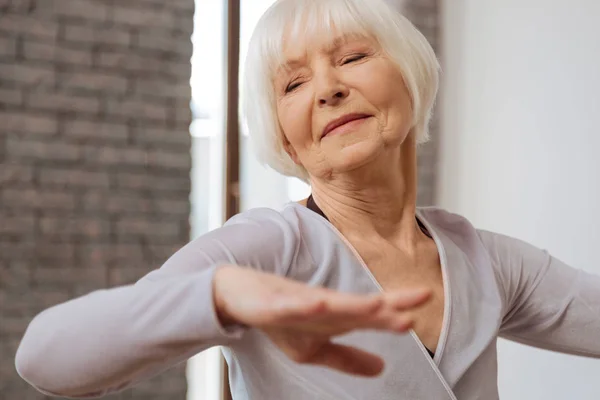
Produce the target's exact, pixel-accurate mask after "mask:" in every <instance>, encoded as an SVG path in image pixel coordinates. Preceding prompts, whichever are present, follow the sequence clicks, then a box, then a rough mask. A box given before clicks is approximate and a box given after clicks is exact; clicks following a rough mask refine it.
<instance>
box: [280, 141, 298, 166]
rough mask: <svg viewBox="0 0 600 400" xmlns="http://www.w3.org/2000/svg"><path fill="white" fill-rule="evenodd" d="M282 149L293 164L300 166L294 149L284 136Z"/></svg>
mask: <svg viewBox="0 0 600 400" xmlns="http://www.w3.org/2000/svg"><path fill="white" fill-rule="evenodd" d="M283 149H284V150H285V152H286V153H287V154H288V156H290V158H291V159H292V161H293V162H294V164H296V165H299V166H302V163H301V162H300V159H299V158H298V153H296V150H295V149H294V147H292V144H291V143H290V141H289V140H287V138H286V137H285V136H283Z"/></svg>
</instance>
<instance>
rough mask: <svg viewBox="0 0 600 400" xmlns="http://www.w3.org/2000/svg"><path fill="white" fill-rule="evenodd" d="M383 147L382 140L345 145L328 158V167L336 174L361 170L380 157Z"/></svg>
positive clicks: (361, 141)
mask: <svg viewBox="0 0 600 400" xmlns="http://www.w3.org/2000/svg"><path fill="white" fill-rule="evenodd" d="M384 149H385V146H384V144H383V141H382V140H372V139H371V140H360V141H355V142H354V143H349V144H345V145H344V146H343V147H342V148H341V149H337V151H336V152H335V153H334V154H331V155H330V157H328V158H329V159H330V161H331V162H330V166H331V168H332V170H333V171H335V172H337V173H343V172H349V171H352V170H355V169H358V168H361V167H363V166H365V165H367V164H369V163H370V162H371V161H373V160H376V159H377V157H379V156H380V155H381V153H382V152H383V150H384Z"/></svg>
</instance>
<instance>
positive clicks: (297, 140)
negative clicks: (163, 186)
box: [16, 0, 600, 400]
mask: <svg viewBox="0 0 600 400" xmlns="http://www.w3.org/2000/svg"><path fill="white" fill-rule="evenodd" d="M245 82H246V87H245V90H244V92H243V93H244V96H245V100H246V101H245V107H246V108H245V117H246V122H247V125H248V128H249V131H250V133H251V134H252V136H253V139H254V142H255V145H256V148H257V150H258V155H259V156H260V158H261V159H262V160H263V161H264V162H266V163H267V164H268V165H269V166H271V167H272V168H274V169H275V170H277V171H279V172H281V173H282V174H286V175H290V176H296V177H300V178H302V179H305V180H306V181H307V182H309V183H310V185H311V188H312V195H311V196H310V197H309V198H308V199H306V200H305V201H302V202H300V203H291V204H288V205H287V206H286V207H285V208H283V210H281V211H275V210H270V209H255V210H251V211H248V212H245V213H243V214H240V215H238V216H236V217H234V218H233V219H231V220H230V221H228V222H227V223H226V224H225V226H224V227H222V228H221V229H217V230H215V231H213V232H210V233H208V234H206V235H204V236H203V237H200V238H199V239H197V240H195V241H193V242H191V243H189V244H188V245H187V246H185V247H184V248H182V249H181V250H179V251H178V252H177V253H176V254H174V255H173V256H172V257H171V258H170V259H169V260H168V261H167V262H166V263H165V264H164V265H163V266H162V267H161V268H160V269H158V270H156V271H153V272H151V273H149V274H148V275H146V276H145V277H143V278H142V279H140V280H139V281H138V282H137V283H136V284H134V285H130V286H123V287H117V288H113V289H109V290H101V291H96V292H93V293H90V294H88V295H87V296H83V297H80V298H78V299H74V300H72V301H69V302H67V303H64V304H61V305H57V306H55V307H52V308H50V309H48V310H46V311H44V312H42V313H41V314H40V315H38V316H37V317H36V318H35V319H34V320H33V321H32V322H31V324H30V326H29V328H28V330H27V332H26V334H25V336H24V338H23V341H22V343H21V346H20V348H19V350H18V353H17V359H16V364H17V369H18V371H19V373H20V374H21V375H22V377H23V378H24V379H25V380H27V381H28V382H30V383H31V384H32V385H34V386H35V387H36V388H37V389H39V390H40V391H42V392H44V393H48V394H50V395H62V396H69V397H92V396H101V395H105V394H108V393H112V392H115V391H119V390H121V389H124V388H126V387H130V386H132V385H135V384H136V383H138V382H140V381H142V380H144V379H147V378H149V377H151V376H153V375H156V374H158V373H160V372H161V371H164V370H165V369H167V368H169V367H171V366H173V365H175V364H177V363H179V362H182V361H185V360H187V359H188V358H189V357H191V356H193V355H194V354H196V353H198V352H200V351H202V350H204V349H206V348H208V347H211V346H214V345H223V346H225V350H224V353H225V357H226V359H227V362H228V365H229V371H230V376H231V389H232V393H233V397H234V399H261V400H262V399H285V400H296V399H309V398H310V399H332V400H333V399H336V400H339V399H400V398H401V399H436V400H450V399H457V398H458V399H464V400H466V399H470V400H474V399H481V400H491V399H497V398H498V389H497V357H496V341H497V338H498V337H499V336H502V337H505V338H508V339H511V340H515V341H518V342H521V343H525V344H529V345H532V346H537V347H541V348H545V349H551V350H555V351H561V352H564V353H570V354H577V355H584V356H592V357H600V318H599V312H598V310H599V309H600V278H599V277H597V276H592V275H588V274H585V273H584V272H582V271H579V270H575V269H573V268H571V267H569V266H567V265H565V264H564V263H562V262H561V261H559V260H557V259H555V258H553V257H551V256H550V255H548V253H546V252H544V251H542V250H539V249H537V248H534V247H532V246H531V245H528V244H526V243H523V242H521V241H518V240H516V239H512V238H509V237H505V236H502V235H499V234H495V233H491V232H486V231H481V230H478V229H476V228H474V227H473V226H472V225H471V224H470V223H469V221H467V220H466V219H465V218H463V217H461V216H458V215H454V214H450V213H448V212H446V211H443V210H440V209H435V208H427V209H417V208H416V205H415V202H416V200H415V199H416V185H417V182H416V151H417V145H418V144H419V143H421V142H423V141H425V140H426V139H427V126H428V122H429V119H430V115H431V109H432V105H433V103H434V99H435V95H436V91H437V87H438V64H437V61H436V57H435V55H434V54H433V51H432V49H431V47H430V46H429V44H428V43H427V42H426V40H425V39H424V38H423V36H422V35H421V34H420V33H419V32H418V31H417V30H415V28H414V27H413V26H412V25H411V24H410V23H409V22H408V21H407V20H406V19H404V18H403V17H401V16H400V15H397V14H396V13H395V12H393V11H392V10H391V9H390V8H389V7H388V6H386V4H385V3H384V2H383V1H381V0H280V1H278V2H277V3H276V4H275V5H273V6H272V7H271V8H270V9H269V10H268V11H267V12H266V14H265V15H264V16H263V17H262V19H261V21H260V22H259V24H258V27H257V28H256V31H255V33H254V35H253V38H252V41H251V44H250V49H249V55H248V58H247V63H246V79H245Z"/></svg>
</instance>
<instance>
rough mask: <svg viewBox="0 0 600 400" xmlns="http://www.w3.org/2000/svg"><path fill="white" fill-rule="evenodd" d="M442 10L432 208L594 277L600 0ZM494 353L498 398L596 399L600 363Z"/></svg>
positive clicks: (513, 350)
mask: <svg viewBox="0 0 600 400" xmlns="http://www.w3.org/2000/svg"><path fill="white" fill-rule="evenodd" d="M442 3H443V8H442V11H443V34H442V37H443V49H444V50H443V54H442V63H443V65H444V69H445V72H444V78H443V81H444V87H443V90H442V95H441V105H442V109H443V112H442V114H443V115H442V129H441V131H442V134H443V137H442V143H441V146H440V152H441V162H440V164H439V176H440V179H439V184H438V193H439V198H438V204H440V205H441V206H443V207H445V208H448V209H450V210H452V211H455V212H458V213H460V214H462V215H465V216H466V217H468V218H469V219H471V221H472V222H473V223H474V224H475V225H477V226H479V227H482V228H487V229H492V230H495V231H499V232H503V233H507V234H510V235H513V236H516V237H519V238H522V239H525V240H527V241H529V242H531V243H533V244H535V245H538V246H541V247H545V248H547V249H548V250H550V252H551V253H553V254H554V255H555V256H558V257H559V258H561V259H563V260H565V261H567V262H569V263H570V264H572V265H574V266H576V267H579V268H583V269H587V270H589V271H593V272H595V273H599V274H600V257H598V253H597V250H598V248H600V1H598V0H570V1H566V0H502V1H498V0H445V1H443V2H442ZM557 295H560V293H557ZM598 296H600V288H599V293H598ZM598 340H599V341H600V332H599V333H598ZM499 352H500V361H499V362H500V394H501V398H502V399H528V400H535V399H577V400H585V399H590V400H592V399H600V379H599V377H600V360H589V359H583V358H576V357H569V356H563V355H558V354H553V353H550V352H544V351H540V350H534V349H530V348H526V347H524V346H520V345H516V344H512V343H508V342H501V343H500V346H499Z"/></svg>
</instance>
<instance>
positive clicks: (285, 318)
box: [275, 290, 384, 323]
mask: <svg viewBox="0 0 600 400" xmlns="http://www.w3.org/2000/svg"><path fill="white" fill-rule="evenodd" d="M383 304H384V299H383V296H382V295H380V294H377V295H345V294H339V293H336V292H334V291H330V290H327V291H321V290H319V291H318V292H317V293H303V294H302V295H300V296H298V295H290V296H288V297H287V298H284V299H281V300H280V301H279V303H278V304H276V305H275V307H276V310H277V311H276V313H277V318H278V319H279V321H281V322H298V323H303V322H307V321H312V322H319V321H325V320H328V321H336V320H344V319H348V318H361V317H366V316H369V315H372V314H374V313H377V312H378V311H379V310H380V309H381V307H382V306H383Z"/></svg>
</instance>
